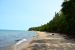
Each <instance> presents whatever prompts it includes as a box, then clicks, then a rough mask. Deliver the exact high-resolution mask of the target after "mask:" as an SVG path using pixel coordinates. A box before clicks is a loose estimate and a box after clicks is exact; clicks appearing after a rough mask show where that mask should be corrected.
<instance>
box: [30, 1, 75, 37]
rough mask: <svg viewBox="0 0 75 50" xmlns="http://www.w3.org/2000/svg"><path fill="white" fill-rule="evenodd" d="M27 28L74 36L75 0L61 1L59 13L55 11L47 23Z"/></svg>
mask: <svg viewBox="0 0 75 50" xmlns="http://www.w3.org/2000/svg"><path fill="white" fill-rule="evenodd" d="M29 30H38V31H47V32H58V33H65V34H68V35H72V36H74V37H75V0H69V1H66V2H63V4H62V9H61V13H55V17H54V18H53V19H52V20H51V21H50V22H48V23H47V24H45V25H42V26H39V27H32V28H30V29H29Z"/></svg>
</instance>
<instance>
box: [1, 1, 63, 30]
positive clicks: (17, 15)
mask: <svg viewBox="0 0 75 50" xmlns="http://www.w3.org/2000/svg"><path fill="white" fill-rule="evenodd" d="M62 2H63V0H0V29H8V30H27V29H28V28H30V27H36V26H40V25H43V24H46V23H47V22H49V21H50V20H51V19H52V18H53V17H54V15H55V12H59V11H60V9H61V4H62Z"/></svg>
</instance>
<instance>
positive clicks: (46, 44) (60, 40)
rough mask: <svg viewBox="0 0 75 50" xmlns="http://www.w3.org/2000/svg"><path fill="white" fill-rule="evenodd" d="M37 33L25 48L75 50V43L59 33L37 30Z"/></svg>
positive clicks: (30, 49) (34, 49) (35, 49)
mask: <svg viewBox="0 0 75 50" xmlns="http://www.w3.org/2000/svg"><path fill="white" fill-rule="evenodd" d="M36 33H37V35H36V36H35V37H34V38H33V39H32V41H31V42H30V43H29V45H28V47H27V48H25V49H24V50H75V43H72V42H71V40H67V39H65V38H64V37H63V35H60V34H58V33H47V32H39V31H36Z"/></svg>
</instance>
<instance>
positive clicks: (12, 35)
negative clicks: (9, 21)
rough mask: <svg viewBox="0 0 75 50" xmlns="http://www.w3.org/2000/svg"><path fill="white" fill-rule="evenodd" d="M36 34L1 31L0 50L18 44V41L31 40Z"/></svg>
mask: <svg viewBox="0 0 75 50" xmlns="http://www.w3.org/2000/svg"><path fill="white" fill-rule="evenodd" d="M33 36H35V32H29V31H20V30H0V48H1V47H5V46H8V45H11V44H13V43H16V42H17V41H18V40H22V39H30V38H32V37H33Z"/></svg>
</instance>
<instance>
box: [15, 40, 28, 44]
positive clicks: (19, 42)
mask: <svg viewBox="0 0 75 50" xmlns="http://www.w3.org/2000/svg"><path fill="white" fill-rule="evenodd" d="M17 41H18V42H17V43H16V45H19V44H21V43H22V42H25V41H27V39H22V40H17Z"/></svg>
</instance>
